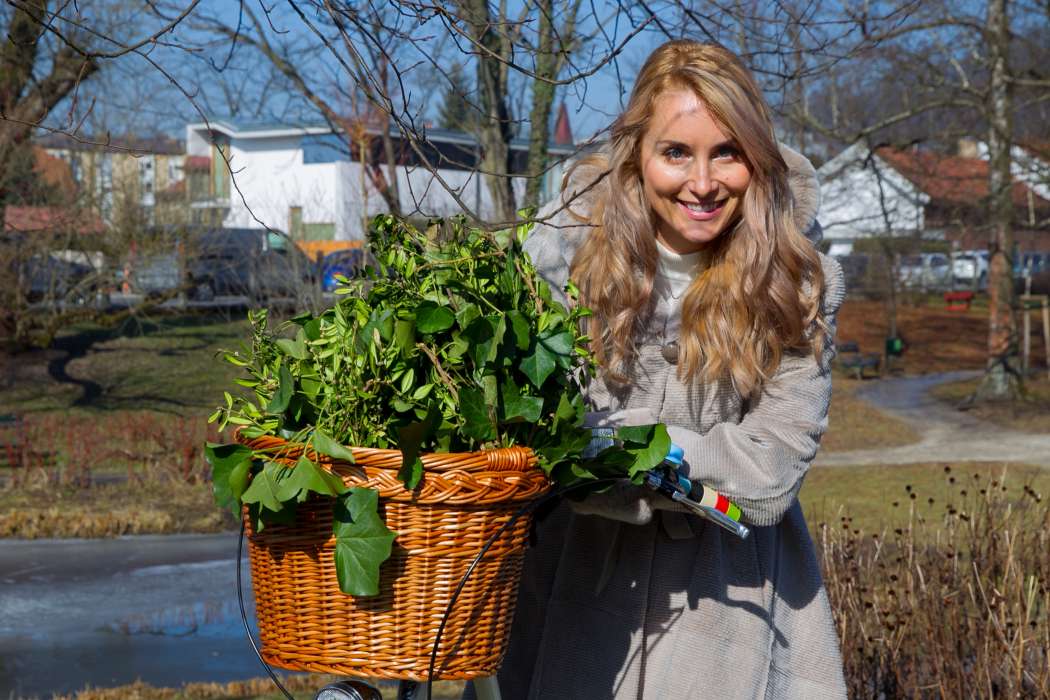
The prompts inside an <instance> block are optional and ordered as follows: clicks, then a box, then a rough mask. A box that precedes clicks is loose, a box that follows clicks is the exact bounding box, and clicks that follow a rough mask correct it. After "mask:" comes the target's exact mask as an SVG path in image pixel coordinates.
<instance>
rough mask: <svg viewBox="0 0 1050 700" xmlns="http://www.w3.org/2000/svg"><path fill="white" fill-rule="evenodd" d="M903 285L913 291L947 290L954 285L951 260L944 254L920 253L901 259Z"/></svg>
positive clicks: (900, 274) (899, 275)
mask: <svg viewBox="0 0 1050 700" xmlns="http://www.w3.org/2000/svg"><path fill="white" fill-rule="evenodd" d="M898 279H899V280H900V282H901V284H902V285H903V286H905V287H908V288H913V289H947V288H948V287H950V286H951V283H952V264H951V259H950V258H949V257H948V256H947V255H945V254H944V253H919V254H918V255H905V256H903V257H901V260H900V267H899V268H898Z"/></svg>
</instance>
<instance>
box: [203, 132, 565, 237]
mask: <svg viewBox="0 0 1050 700" xmlns="http://www.w3.org/2000/svg"><path fill="white" fill-rule="evenodd" d="M378 136H379V133H378V132H377V131H375V130H372V131H370V132H366V133H365V135H364V138H363V139H362V142H363V143H364V144H365V146H364V148H363V149H360V150H364V151H365V152H367V153H370V154H371V155H370V157H369V158H367V159H366V160H368V161H370V162H371V164H372V165H373V167H374V166H378V168H379V169H380V170H381V171H382V175H383V176H384V177H385V176H387V167H386V159H385V157H384V156H383V153H382V143H381V139H379V138H378ZM427 139H428V141H427V143H426V144H425V145H424V149H425V151H424V152H425V153H426V155H427V159H428V160H429V161H430V162H431V163H435V164H439V167H438V168H437V170H436V172H434V171H432V170H431V169H429V168H427V167H426V166H425V165H424V164H423V163H422V160H421V158H420V157H419V156H418V154H417V153H416V152H415V151H414V150H413V149H412V148H410V147H409V146H408V145H407V144H404V145H402V143H401V141H400V139H399V138H397V137H396V136H395V147H396V149H397V150H398V151H399V152H400V158H401V160H402V162H403V163H404V165H399V166H398V167H397V185H398V194H399V200H400V204H401V211H402V213H404V214H405V215H408V216H449V215H452V214H457V213H461V212H462V211H463V208H462V207H461V206H460V204H459V203H457V201H456V197H458V198H459V200H460V201H462V202H463V204H465V205H466V206H468V207H470V208H472V209H473V210H474V211H476V212H478V213H479V215H480V216H482V217H486V218H495V216H494V212H493V207H492V203H491V197H490V194H489V191H488V188H487V187H486V186H485V183H484V182H482V181H481V178H479V176H478V174H477V172H476V171H475V163H476V162H477V154H478V146H477V141H476V140H475V139H474V138H473V137H471V136H469V135H467V134H461V133H456V132H451V131H443V130H433V129H431V130H428V131H427ZM527 148H528V144H527V143H526V142H525V141H523V140H522V141H517V142H515V143H513V144H512V159H513V160H514V161H515V163H522V164H523V162H524V157H525V155H526V153H527ZM351 150H355V151H356V150H359V149H356V148H354V149H351V148H349V147H348V144H347V140H346V137H345V136H344V135H343V134H342V133H336V132H335V131H334V130H333V129H332V128H331V127H329V126H317V125H314V126H310V125H297V126H284V125H266V124H237V123H233V122H230V121H212V122H210V123H208V124H203V123H200V124H190V125H188V126H187V127H186V155H187V161H188V162H192V163H196V164H198V165H199V164H202V163H203V164H204V165H207V166H208V167H207V168H206V171H207V177H208V181H207V182H206V183H204V186H203V187H202V186H200V185H199V184H198V186H194V185H193V184H192V183H191V192H194V191H195V192H196V193H197V194H195V195H194V196H191V206H192V207H193V208H195V209H197V210H199V213H200V214H201V215H200V216H197V217H196V219H197V220H198V221H200V222H206V223H210V224H221V225H223V226H227V227H252V228H254V227H260V228H261V227H270V228H275V229H280V230H283V231H287V232H289V233H290V234H292V235H293V237H296V238H300V239H303V240H332V239H334V240H360V239H362V238H364V232H365V226H366V222H367V220H368V219H369V218H371V217H372V216H374V215H375V214H378V213H382V212H384V211H388V210H389V207H388V206H386V203H385V201H384V199H383V197H382V195H381V194H380V192H379V190H378V189H377V188H376V187H375V184H374V182H373V179H372V178H371V177H369V174H368V172H367V171H366V170H365V169H364V168H363V167H362V164H361V163H360V161H359V160H358V159H357V158H356V157H352V156H351V154H350V151H351ZM550 153H551V156H552V157H553V158H565V157H567V156H569V155H571V154H572V153H573V147H572V144H571V142H570V143H568V144H561V145H552V146H551V148H550ZM224 155H225V159H226V160H228V161H229V168H227V167H226V166H225V163H224ZM205 158H207V159H208V160H207V161H205V160H204V159H205ZM366 167H367V164H366ZM202 169H203V168H202ZM202 174H203V173H202ZM231 174H232V176H231ZM442 181H443V183H444V184H442ZM560 182H561V166H560V165H555V166H554V167H553V168H552V169H551V170H550V171H549V172H548V173H547V176H546V177H545V185H546V187H545V190H547V195H546V196H548V197H549V196H550V190H551V187H550V185H554V186H557V185H559V184H560ZM514 186H515V190H516V191H517V192H518V193H519V196H520V195H521V194H524V188H525V181H524V179H523V178H515V180H514ZM450 189H451V190H453V191H454V192H455V193H456V196H453V195H452V194H451V193H450V192H449V190H450ZM205 213H207V216H205V215H203V214H205Z"/></svg>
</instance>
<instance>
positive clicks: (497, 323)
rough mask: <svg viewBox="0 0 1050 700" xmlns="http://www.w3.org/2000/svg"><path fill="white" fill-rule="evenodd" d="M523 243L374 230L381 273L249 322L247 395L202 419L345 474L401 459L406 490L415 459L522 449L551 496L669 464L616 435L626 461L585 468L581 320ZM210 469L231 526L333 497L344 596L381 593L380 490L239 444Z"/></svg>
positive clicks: (448, 229)
mask: <svg viewBox="0 0 1050 700" xmlns="http://www.w3.org/2000/svg"><path fill="white" fill-rule="evenodd" d="M528 233H529V226H528V225H522V226H520V227H518V228H517V229H515V230H513V231H509V232H503V233H501V234H491V233H488V232H485V231H483V230H480V229H477V228H471V227H469V226H467V225H466V224H465V222H464V221H463V220H461V219H452V220H447V221H435V222H432V223H431V224H430V225H429V226H428V227H427V228H425V229H422V230H420V229H417V228H415V227H413V226H412V225H410V224H409V223H407V222H405V221H402V220H399V219H397V218H395V217H392V216H388V215H381V216H378V217H376V218H375V219H374V221H373V222H372V227H371V229H370V232H369V246H370V249H371V252H372V255H373V258H374V260H375V261H376V265H375V267H374V268H369V269H368V270H367V271H366V273H365V275H364V276H362V277H361V278H358V279H353V280H344V284H343V286H341V288H340V289H339V290H338V292H337V294H338V298H337V302H336V303H335V304H334V305H333V306H332V307H331V308H329V309H327V310H325V311H324V312H322V313H320V314H317V315H314V314H310V313H304V314H301V315H298V316H295V317H294V318H292V319H290V320H289V321H287V322H285V323H284V324H282V325H280V326H278V327H276V328H272V327H271V326H270V323H269V320H268V314H267V312H266V311H265V310H260V311H255V312H252V313H250V314H249V319H250V325H251V329H252V334H251V339H250V343H249V344H247V345H245V346H244V348H243V349H242V350H241V351H237V352H227V353H224V358H225V360H226V361H228V362H230V363H232V364H234V365H237V366H238V367H241V368H242V369H243V372H244V376H243V377H241V378H239V379H238V380H237V383H238V384H239V385H240V386H242V387H245V388H247V389H248V390H249V391H248V392H240V393H237V394H231V393H229V392H227V393H226V394H225V404H224V405H223V406H221V407H219V408H218V410H216V411H215V413H214V414H213V415H212V416H211V418H210V420H211V421H213V422H218V423H219V425H220V427H221V428H223V429H225V428H226V427H227V426H231V425H232V426H237V427H239V429H240V430H241V431H242V434H243V435H245V436H246V437H257V436H261V435H276V436H280V437H283V438H285V439H287V440H288V441H290V442H293V443H300V444H303V445H305V446H308V447H309V448H310V449H309V450H306V451H305V452H306V453H308V454H312V453H314V452H316V453H320V454H324V455H329V456H331V457H336V458H339V459H343V460H346V461H353V454H352V453H351V451H350V450H349V449H347V448H346V447H345V445H355V446H361V447H377V448H395V449H399V450H400V451H401V453H402V457H403V459H402V467H401V470H400V472H399V477H400V479H401V480H402V482H403V483H404V485H405V488H407V489H410V490H411V489H414V488H416V487H417V486H418V485H419V483H420V481H421V480H422V479H424V478H425V475H424V473H423V464H422V461H421V460H420V455H421V454H422V453H425V452H459V451H473V450H482V449H489V448H496V447H508V446H512V445H524V446H528V447H530V448H531V449H532V450H533V451H534V452H535V454H536V456H537V459H538V462H539V464H540V466H541V467H542V468H543V469H544V470H545V471H546V472H547V473H548V474H549V475H550V476H551V478H552V479H553V481H554V482H555V483H556V484H559V485H573V484H577V485H578V484H580V482H591V481H595V480H599V479H602V478H606V477H610V476H614V477H630V478H633V479H634V480H635V481H639V480H640V479H641V478H642V477H641V475H642V473H643V472H644V471H645V470H647V469H650V468H652V467H653V466H655V465H656V464H658V463H659V462H660V461H661V460H662V459H663V456H664V455H665V454H666V453H667V447H668V445H669V442H670V441H669V439H668V438H667V433H666V430H665V429H664V428H663V426H646V427H643V428H632V429H625V430H622V431H621V432H620V435H619V437H620V438H621V443H622V444H621V446H622V447H623V448H625V449H617V450H615V451H607V452H606V453H603V455H601V456H600V457H601V459H591V460H584V459H582V458H581V453H582V452H583V450H584V449H585V448H586V446H587V444H588V443H589V442H590V439H591V432H590V430H589V429H588V428H586V427H584V425H583V422H584V411H585V406H584V397H583V393H582V388H581V386H582V385H584V384H585V383H586V382H587V380H588V378H589V377H590V376H591V374H592V373H593V360H592V357H591V355H590V353H589V352H588V350H587V338H586V337H585V336H584V335H583V333H582V331H581V327H582V324H581V323H580V321H581V319H583V318H584V317H585V316H587V315H588V311H587V310H586V309H585V308H583V307H581V306H579V305H577V304H570V305H569V307H568V308H566V307H565V306H564V305H562V304H561V303H559V302H558V301H557V300H556V299H554V297H553V296H552V294H551V290H550V288H549V287H548V285H547V284H546V283H545V282H544V281H543V280H542V279H541V278H540V277H539V275H538V274H537V272H536V269H535V268H534V267H533V265H532V263H531V261H530V260H529V258H528V256H527V255H526V254H525V253H524V252H523V251H522V243H523V242H524V240H525V237H526V236H527V235H528ZM567 292H568V294H569V298H570V299H574V298H575V290H574V289H573V288H572V287H571V285H570V287H569V289H568V290H567ZM206 455H207V458H208V459H209V461H210V462H211V465H212V469H213V482H214V495H215V499H216V502H217V503H218V504H219V505H220V506H222V507H229V508H231V509H232V510H233V512H234V514H235V515H237V514H239V513H240V509H241V507H242V506H243V505H244V504H247V505H248V509H249V515H250V517H251V518H252V519H253V524H254V526H255V527H256V528H258V529H262V528H265V527H266V525H267V524H272V523H287V522H291V521H292V519H293V518H294V516H295V507H296V505H297V504H298V503H301V502H303V501H304V500H306V499H307V498H308V497H310V494H318V495H321V496H327V497H331V498H333V499H334V503H335V511H334V518H333V534H334V536H335V539H336V551H335V559H336V569H337V572H338V578H339V584H340V587H341V589H342V590H343V591H344V592H346V593H350V594H353V595H375V594H376V593H378V581H379V573H378V572H379V565H380V564H381V563H382V562H383V561H384V560H385V559H386V558H387V557H389V555H390V549H391V546H392V543H393V540H394V533H392V532H390V531H389V530H388V529H387V528H386V526H385V525H384V524H383V522H382V519H381V518H380V516H379V511H378V498H377V494H376V493H375V492H374V491H370V490H369V489H364V488H348V487H346V486H345V485H344V484H343V482H342V481H341V479H339V478H337V477H336V476H334V475H332V474H331V473H329V472H327V471H325V470H324V469H322V468H320V467H319V466H318V465H317V464H315V463H314V462H312V461H311V460H310V459H308V458H307V457H306V456H303V457H301V458H300V459H299V460H298V462H297V463H296V464H295V466H294V467H292V468H287V467H285V466H283V465H281V464H279V463H277V462H274V461H271V458H272V457H273V455H272V454H267V453H265V452H264V451H261V450H252V449H250V448H248V447H247V446H244V445H241V444H236V443H234V444H209V445H207V446H206Z"/></svg>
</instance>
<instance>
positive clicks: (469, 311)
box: [456, 304, 481, 328]
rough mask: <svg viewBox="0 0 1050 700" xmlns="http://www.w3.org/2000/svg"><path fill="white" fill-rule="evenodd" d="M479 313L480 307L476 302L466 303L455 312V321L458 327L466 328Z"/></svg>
mask: <svg viewBox="0 0 1050 700" xmlns="http://www.w3.org/2000/svg"><path fill="white" fill-rule="evenodd" d="M480 315H481V309H479V308H478V306H477V304H467V305H466V306H464V307H463V308H462V309H460V310H459V311H458V312H457V313H456V323H458V324H459V327H460V328H467V327H468V326H469V325H470V324H471V323H473V321H474V319H476V318H477V317H478V316H480Z"/></svg>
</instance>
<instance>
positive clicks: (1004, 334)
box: [974, 0, 1020, 400]
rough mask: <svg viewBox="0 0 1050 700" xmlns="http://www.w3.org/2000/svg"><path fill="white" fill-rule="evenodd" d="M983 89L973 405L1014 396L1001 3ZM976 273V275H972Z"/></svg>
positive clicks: (1008, 108) (994, 5)
mask: <svg viewBox="0 0 1050 700" xmlns="http://www.w3.org/2000/svg"><path fill="white" fill-rule="evenodd" d="M987 36H988V49H989V51H988V53H989V58H990V63H991V84H990V87H989V94H988V100H989V105H988V107H989V109H988V116H989V120H988V122H989V130H988V189H989V194H990V195H991V202H990V205H991V211H992V231H991V240H990V241H989V250H990V259H989V265H988V363H987V366H986V368H985V375H984V379H983V380H982V381H981V384H980V385H979V386H978V388H977V393H976V395H975V397H974V398H975V399H977V400H1006V399H1015V398H1017V397H1018V395H1019V393H1020V373H1019V372H1018V370H1017V325H1016V322H1015V320H1014V313H1013V302H1014V290H1013V265H1012V264H1011V261H1010V258H1011V257H1012V255H1013V231H1012V221H1013V201H1012V200H1011V190H1012V183H1013V178H1012V176H1011V173H1010V161H1011V158H1010V148H1011V146H1012V145H1013V120H1012V114H1011V112H1012V108H1013V104H1012V94H1011V92H1012V91H1011V86H1010V68H1009V64H1008V62H1007V59H1008V54H1009V50H1010V21H1009V18H1008V16H1007V0H989V2H988V29H987ZM975 271H976V270H975Z"/></svg>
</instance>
